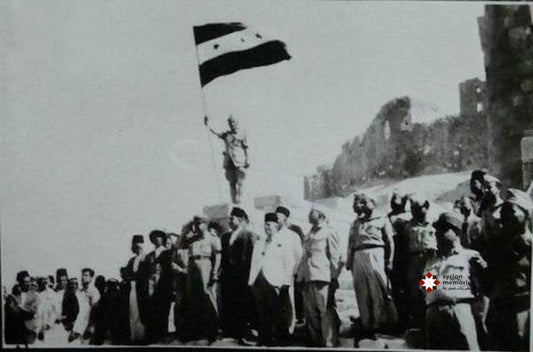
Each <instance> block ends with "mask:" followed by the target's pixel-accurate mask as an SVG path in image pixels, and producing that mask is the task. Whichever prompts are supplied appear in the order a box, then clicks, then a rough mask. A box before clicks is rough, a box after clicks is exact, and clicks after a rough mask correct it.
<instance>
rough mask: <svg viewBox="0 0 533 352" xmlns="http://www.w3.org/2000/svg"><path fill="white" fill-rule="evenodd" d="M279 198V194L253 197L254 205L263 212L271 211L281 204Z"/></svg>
mask: <svg viewBox="0 0 533 352" xmlns="http://www.w3.org/2000/svg"><path fill="white" fill-rule="evenodd" d="M281 200H282V199H281V196H278V195H271V196H265V197H256V198H255V199H254V207H255V209H258V210H262V211H264V212H273V211H275V210H276V208H277V207H278V206H279V205H281V204H282V202H281Z"/></svg>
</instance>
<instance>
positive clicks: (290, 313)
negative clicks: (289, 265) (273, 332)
mask: <svg viewBox="0 0 533 352" xmlns="http://www.w3.org/2000/svg"><path fill="white" fill-rule="evenodd" d="M275 214H276V216H277V217H278V225H279V227H280V229H279V232H280V233H281V234H282V235H283V236H285V237H287V238H288V239H289V240H290V241H289V242H290V244H291V248H292V250H291V253H292V255H293V260H294V263H296V264H299V263H300V259H301V258H302V241H303V238H304V234H303V231H302V229H301V227H300V226H298V225H294V224H290V223H289V216H290V214H291V212H290V210H289V209H288V208H286V207H284V206H279V207H277V208H276V212H275ZM297 269H298V267H296V266H295V268H294V273H293V276H296V270H297ZM293 281H294V280H292V281H291V284H290V286H289V287H288V289H287V290H285V291H283V292H282V296H283V300H284V312H285V319H287V324H288V326H289V332H291V333H292V332H293V331H294V325H295V323H296V321H299V322H302V320H303V302H302V301H303V285H302V283H297V284H295V285H293Z"/></svg>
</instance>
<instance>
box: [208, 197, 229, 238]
mask: <svg viewBox="0 0 533 352" xmlns="http://www.w3.org/2000/svg"><path fill="white" fill-rule="evenodd" d="M230 211H231V205H230V204H228V203H225V204H216V205H208V206H205V207H204V215H205V216H206V217H208V218H209V219H210V220H211V221H215V222H216V223H218V224H219V225H220V226H222V228H223V229H224V231H228V230H229V224H228V222H229V212H230ZM221 235H222V234H221Z"/></svg>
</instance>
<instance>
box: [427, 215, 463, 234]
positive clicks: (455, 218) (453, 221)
mask: <svg viewBox="0 0 533 352" xmlns="http://www.w3.org/2000/svg"><path fill="white" fill-rule="evenodd" d="M445 226H451V227H453V228H455V229H456V230H459V231H461V230H462V227H463V219H462V217H461V216H460V215H459V214H457V213H453V212H445V213H442V214H440V215H439V218H438V220H437V221H435V222H434V223H433V227H434V228H436V229H438V228H442V227H445Z"/></svg>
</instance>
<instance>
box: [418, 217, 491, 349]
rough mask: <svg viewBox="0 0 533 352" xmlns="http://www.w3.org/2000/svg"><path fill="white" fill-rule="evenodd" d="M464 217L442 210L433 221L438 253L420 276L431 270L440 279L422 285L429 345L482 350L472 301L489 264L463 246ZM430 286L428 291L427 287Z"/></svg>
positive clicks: (429, 347) (438, 347)
mask: <svg viewBox="0 0 533 352" xmlns="http://www.w3.org/2000/svg"><path fill="white" fill-rule="evenodd" d="M462 223H463V221H462V219H461V217H460V215H459V214H456V213H452V212H449V213H442V214H441V215H440V216H439V219H438V220H437V221H436V222H435V223H433V226H434V227H435V230H436V239H437V248H438V252H437V256H436V257H434V258H430V259H429V260H428V262H427V264H426V267H425V269H424V271H421V272H420V275H419V276H420V278H422V277H423V276H426V275H427V274H428V273H431V275H432V277H434V278H435V279H436V280H438V281H439V284H438V285H437V287H436V288H435V287H434V286H432V287H430V286H422V287H421V290H422V289H424V292H423V293H424V295H425V302H426V305H427V308H426V321H425V334H426V348H428V349H442V350H444V349H450V350H461V349H468V350H479V343H478V338H477V333H476V325H475V322H474V316H473V314H472V307H471V303H472V302H473V301H474V300H475V298H476V297H478V296H479V295H480V292H479V290H480V287H479V285H478V284H479V282H480V281H481V279H482V277H483V271H484V270H485V268H486V263H485V261H484V260H483V258H481V255H480V254H479V252H477V251H474V250H471V249H465V248H463V246H461V240H460V238H461V227H462ZM428 287H429V288H431V289H432V290H430V291H429V292H427V291H426V290H425V289H426V288H428Z"/></svg>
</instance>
